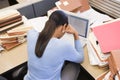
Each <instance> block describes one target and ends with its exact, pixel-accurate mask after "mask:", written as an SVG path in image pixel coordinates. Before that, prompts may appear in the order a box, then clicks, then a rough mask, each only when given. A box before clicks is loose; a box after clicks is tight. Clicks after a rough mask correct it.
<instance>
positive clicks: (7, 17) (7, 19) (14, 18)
mask: <svg viewBox="0 0 120 80" xmlns="http://www.w3.org/2000/svg"><path fill="white" fill-rule="evenodd" d="M21 24H23V21H22V15H21V14H20V13H19V12H18V11H17V10H6V11H3V12H1V13H0V33H2V32H5V31H7V30H9V29H12V28H14V27H16V26H18V25H21Z"/></svg>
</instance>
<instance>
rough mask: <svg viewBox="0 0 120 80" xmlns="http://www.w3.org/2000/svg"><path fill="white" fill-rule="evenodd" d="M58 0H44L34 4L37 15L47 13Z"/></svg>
mask: <svg viewBox="0 0 120 80" xmlns="http://www.w3.org/2000/svg"><path fill="white" fill-rule="evenodd" d="M56 1H58V0H43V1H41V2H37V3H34V4H33V8H34V10H35V16H36V17H38V16H41V15H45V14H46V12H47V11H48V10H50V9H51V8H53V7H55V2H56Z"/></svg>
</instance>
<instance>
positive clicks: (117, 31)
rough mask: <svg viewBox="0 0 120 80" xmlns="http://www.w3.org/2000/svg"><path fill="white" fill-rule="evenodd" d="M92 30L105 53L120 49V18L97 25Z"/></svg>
mask: <svg viewBox="0 0 120 80" xmlns="http://www.w3.org/2000/svg"><path fill="white" fill-rule="evenodd" d="M92 31H93V33H94V35H95V36H96V38H97V40H98V44H99V45H100V48H101V51H102V52H103V53H109V52H110V51H112V50H116V49H120V42H119V41H120V37H119V36H120V19H116V20H113V21H111V22H107V23H105V24H103V25H99V26H96V27H94V28H92Z"/></svg>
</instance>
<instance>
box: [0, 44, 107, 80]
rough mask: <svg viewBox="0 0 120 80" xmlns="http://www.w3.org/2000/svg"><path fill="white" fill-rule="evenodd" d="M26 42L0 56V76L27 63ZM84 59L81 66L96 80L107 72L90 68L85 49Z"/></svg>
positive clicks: (96, 67) (97, 68) (94, 67)
mask: <svg viewBox="0 0 120 80" xmlns="http://www.w3.org/2000/svg"><path fill="white" fill-rule="evenodd" d="M26 44H27V42H25V43H23V44H21V45H19V46H18V47H15V48H13V49H12V50H10V51H4V52H2V53H1V54H0V74H2V73H4V72H6V71H8V70H10V69H13V68H14V67H16V66H18V65H20V64H22V63H24V62H26V61H27V49H26V48H27V45H26ZM84 52H85V59H84V62H83V63H82V66H83V67H84V68H85V69H86V70H87V71H88V72H89V73H90V74H91V75H92V76H93V77H94V78H96V77H97V76H99V75H100V74H102V73H104V72H105V71H107V69H103V68H99V67H98V66H92V65H90V63H89V58H88V54H87V53H88V52H87V47H86V46H85V47H84Z"/></svg>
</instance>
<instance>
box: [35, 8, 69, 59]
mask: <svg viewBox="0 0 120 80" xmlns="http://www.w3.org/2000/svg"><path fill="white" fill-rule="evenodd" d="M67 25H68V17H67V15H66V14H65V13H64V12H62V11H60V10H57V11H55V12H53V13H52V14H51V15H50V17H49V19H48V21H47V22H46V24H45V27H44V29H43V30H42V32H41V33H40V34H39V37H38V40H37V43H36V48H35V53H36V55H37V56H38V57H41V56H42V54H43V52H44V50H45V48H46V46H47V44H48V42H49V40H50V39H51V37H57V38H60V37H62V36H63V34H64V33H63V32H62V30H63V29H64V27H66V26H67Z"/></svg>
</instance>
